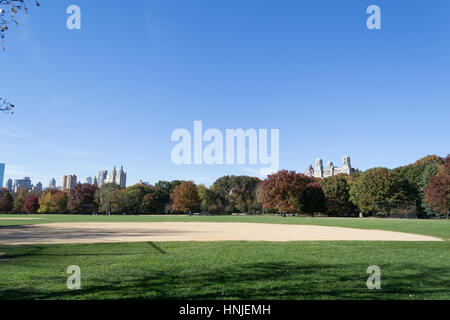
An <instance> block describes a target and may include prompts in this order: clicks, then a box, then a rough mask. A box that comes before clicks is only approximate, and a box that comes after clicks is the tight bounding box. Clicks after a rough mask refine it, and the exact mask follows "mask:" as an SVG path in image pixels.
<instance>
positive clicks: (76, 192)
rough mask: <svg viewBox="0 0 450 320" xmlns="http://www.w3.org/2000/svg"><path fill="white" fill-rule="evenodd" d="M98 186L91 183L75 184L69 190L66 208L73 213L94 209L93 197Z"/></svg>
mask: <svg viewBox="0 0 450 320" xmlns="http://www.w3.org/2000/svg"><path fill="white" fill-rule="evenodd" d="M97 190H98V188H97V187H96V186H94V185H91V184H87V183H86V184H77V185H76V186H75V187H74V188H73V190H71V191H70V195H69V201H67V209H68V210H69V211H71V212H73V213H86V212H92V210H96V209H95V204H94V198H95V192H97Z"/></svg>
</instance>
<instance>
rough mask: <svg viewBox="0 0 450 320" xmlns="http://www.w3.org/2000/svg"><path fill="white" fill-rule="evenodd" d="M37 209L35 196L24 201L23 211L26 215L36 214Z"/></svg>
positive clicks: (37, 202)
mask: <svg viewBox="0 0 450 320" xmlns="http://www.w3.org/2000/svg"><path fill="white" fill-rule="evenodd" d="M38 209H39V198H38V197H36V196H29V197H28V198H27V199H26V200H25V204H24V206H23V211H24V212H25V213H28V214H36V213H37V212H38Z"/></svg>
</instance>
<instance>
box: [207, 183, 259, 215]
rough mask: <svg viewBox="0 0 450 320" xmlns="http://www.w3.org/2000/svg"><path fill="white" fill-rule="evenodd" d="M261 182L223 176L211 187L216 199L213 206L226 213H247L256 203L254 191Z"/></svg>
mask: <svg viewBox="0 0 450 320" xmlns="http://www.w3.org/2000/svg"><path fill="white" fill-rule="evenodd" d="M260 183H261V180H260V179H259V178H255V177H249V176H224V177H221V178H219V179H217V180H216V181H215V182H214V183H213V185H212V187H211V188H210V189H211V190H212V191H214V193H215V196H216V199H215V206H216V207H217V208H222V210H224V211H226V212H235V211H239V212H248V211H249V210H250V209H251V208H252V205H253V204H255V203H256V189H257V188H258V186H259V184H260Z"/></svg>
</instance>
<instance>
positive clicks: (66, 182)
mask: <svg viewBox="0 0 450 320" xmlns="http://www.w3.org/2000/svg"><path fill="white" fill-rule="evenodd" d="M76 185H77V176H76V175H74V174H73V175H69V176H64V177H63V179H62V187H61V189H62V191H70V190H72V189H73V188H74V187H75V186H76Z"/></svg>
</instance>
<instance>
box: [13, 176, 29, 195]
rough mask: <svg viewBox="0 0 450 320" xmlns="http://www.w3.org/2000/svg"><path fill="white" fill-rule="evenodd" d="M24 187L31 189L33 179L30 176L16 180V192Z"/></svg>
mask: <svg viewBox="0 0 450 320" xmlns="http://www.w3.org/2000/svg"><path fill="white" fill-rule="evenodd" d="M22 188H25V189H27V190H29V191H30V190H31V179H30V178H29V177H25V178H23V179H16V180H14V192H18V191H19V190H20V189H22Z"/></svg>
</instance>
